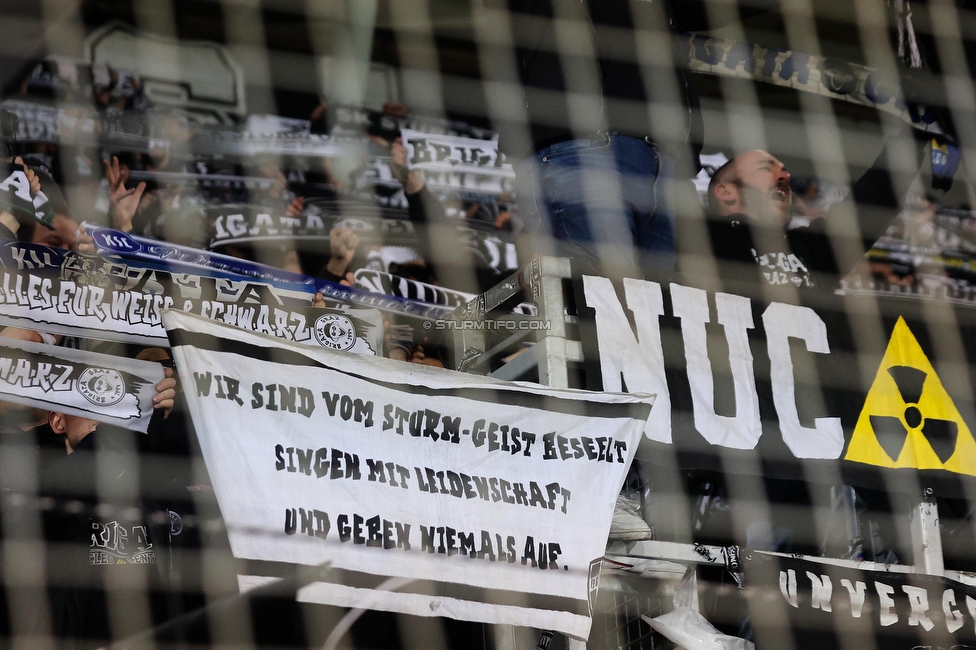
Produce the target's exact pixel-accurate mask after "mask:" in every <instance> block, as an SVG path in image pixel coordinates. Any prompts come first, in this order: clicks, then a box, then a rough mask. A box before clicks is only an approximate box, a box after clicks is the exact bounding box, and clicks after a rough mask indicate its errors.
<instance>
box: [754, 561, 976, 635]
mask: <svg viewBox="0 0 976 650" xmlns="http://www.w3.org/2000/svg"><path fill="white" fill-rule="evenodd" d="M742 567H743V569H744V572H745V580H746V591H745V594H746V599H747V601H748V602H749V612H750V621H751V623H752V625H753V628H754V630H755V637H756V647H757V648H760V649H763V648H782V647H793V648H796V649H797V650H806V649H807V648H810V649H814V648H816V649H817V650H819V649H820V648H858V647H868V648H870V647H875V648H884V649H885V650H902V649H904V650H922V649H924V650H934V649H935V648H945V649H946V650H948V649H949V648H953V649H955V650H967V649H971V648H976V587H974V586H972V585H964V584H962V583H960V582H956V581H953V580H949V579H946V578H941V577H935V576H926V575H918V574H912V573H892V572H882V571H863V570H855V569H849V568H845V567H839V566H835V565H831V564H827V563H820V562H811V561H808V560H805V559H804V560H800V559H795V558H792V557H787V556H783V555H774V554H766V553H761V552H757V551H747V552H745V553H744V554H743V558H742ZM787 622H788V623H789V628H788V629H787V628H785V624H786V623H787ZM784 635H788V636H791V639H790V640H791V641H792V644H789V643H788V641H787V639H786V638H785V636H784Z"/></svg>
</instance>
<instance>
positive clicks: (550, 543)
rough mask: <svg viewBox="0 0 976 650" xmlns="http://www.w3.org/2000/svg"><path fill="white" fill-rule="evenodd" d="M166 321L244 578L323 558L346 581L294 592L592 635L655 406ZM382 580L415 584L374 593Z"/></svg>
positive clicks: (175, 318) (178, 316)
mask: <svg viewBox="0 0 976 650" xmlns="http://www.w3.org/2000/svg"><path fill="white" fill-rule="evenodd" d="M163 321H164V323H165V325H166V328H167V331H168V333H169V336H170V341H171V345H172V347H173V353H174V358H175V360H176V364H177V367H178V368H179V370H180V374H181V376H182V377H184V381H185V382H186V385H187V387H188V390H187V402H188V404H189V409H190V413H191V416H192V418H193V422H194V426H195V429H196V431H197V435H198V436H199V438H200V445H201V449H202V452H203V457H204V460H205V461H206V465H207V470H208V472H209V474H210V477H211V479H212V480H213V485H214V490H215V493H216V496H217V500H218V502H219V504H220V509H221V513H222V515H223V517H224V521H225V522H226V525H227V531H228V536H229V539H230V545H231V549H232V551H233V553H234V555H235V556H236V557H239V558H243V559H247V560H250V561H251V562H250V563H249V568H248V571H249V572H251V573H253V574H255V575H256V576H269V575H275V570H276V569H275V567H280V566H282V565H281V563H285V564H290V565H321V564H324V563H326V562H329V563H331V566H333V567H335V568H339V569H342V570H343V571H342V572H341V575H342V578H341V580H342V584H338V583H314V584H312V585H309V586H307V587H303V588H302V589H301V590H300V592H299V598H300V599H302V600H308V601H313V602H320V603H325V604H331V605H341V606H359V605H361V604H362V603H363V602H366V600H367V599H372V600H371V605H370V607H372V608H375V609H383V610H388V611H398V612H404V613H410V614H414V615H424V616H448V617H453V618H458V619H465V620H472V621H481V622H486V623H498V624H511V625H525V626H533V627H540V628H545V629H553V630H559V631H561V632H564V633H566V634H570V635H572V636H574V637H578V638H586V637H587V635H588V633H589V628H590V618H589V608H588V606H589V602H588V593H589V591H588V584H589V572H590V565H591V563H592V562H593V561H594V560H596V559H598V558H602V556H603V553H604V548H605V544H606V539H607V534H608V531H609V527H610V519H611V516H612V514H613V506H614V501H615V498H616V496H617V494H618V493H619V490H620V486H621V484H622V483H623V480H624V478H625V475H626V472H627V470H628V468H629V466H630V463H631V461H632V459H633V456H634V453H635V449H636V445H637V442H638V441H639V440H640V437H641V435H642V431H643V429H644V426H645V422H646V420H647V417H648V415H649V411H650V405H651V403H652V401H653V398H652V397H651V396H649V395H623V394H614V393H590V392H584V391H575V390H563V389H555V388H548V387H545V386H538V385H530V384H523V383H512V382H502V381H499V380H493V379H490V378H487V377H476V376H471V375H464V374H461V373H456V372H453V371H448V370H443V369H438V368H430V367H427V366H418V365H415V364H404V363H401V362H397V361H392V360H389V359H383V358H375V357H363V356H358V355H343V354H336V353H334V352H330V351H327V350H316V349H312V348H308V347H304V346H300V345H294V344H291V343H288V342H284V341H280V340H276V339H272V338H269V337H264V336H260V335H255V334H251V333H248V332H241V331H238V330H233V329H229V328H227V327H226V326H222V325H219V324H216V323H213V322H210V321H207V320H204V319H201V318H199V317H196V316H191V315H188V314H185V313H180V312H176V311H172V310H170V311H166V312H164V314H163ZM390 577H398V578H403V579H406V580H408V581H412V582H410V583H409V584H407V585H406V586H404V587H402V588H401V589H400V590H399V591H398V593H395V594H390V593H386V592H377V591H374V589H375V588H376V587H377V586H378V585H379V584H380V583H382V582H383V581H384V580H386V579H388V578H390ZM336 579H337V580H339V578H336ZM261 580H262V578H260V577H256V578H255V577H252V578H242V585H244V584H255V583H260V582H261Z"/></svg>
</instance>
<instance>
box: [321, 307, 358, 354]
mask: <svg viewBox="0 0 976 650" xmlns="http://www.w3.org/2000/svg"><path fill="white" fill-rule="evenodd" d="M312 331H313V332H314V333H315V340H316V341H318V342H319V345H321V346H322V347H326V348H329V349H330V350H337V351H339V352H344V351H346V350H348V349H350V348H352V346H353V345H355V343H356V326H355V325H353V323H352V321H351V320H349V318H348V317H346V316H343V315H342V314H323V315H322V316H319V317H318V318H317V319H316V320H315V325H313V326H312Z"/></svg>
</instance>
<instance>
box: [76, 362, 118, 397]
mask: <svg viewBox="0 0 976 650" xmlns="http://www.w3.org/2000/svg"><path fill="white" fill-rule="evenodd" d="M78 391H79V392H80V393H81V394H82V395H84V396H85V399H87V400H88V401H89V402H91V403H92V404H94V405H96V406H112V405H113V404H118V403H119V402H121V401H122V398H123V397H125V381H124V380H123V379H122V375H121V374H119V372H118V371H117V370H112V369H111V368H86V369H85V371H84V372H82V373H81V376H80V377H79V378H78Z"/></svg>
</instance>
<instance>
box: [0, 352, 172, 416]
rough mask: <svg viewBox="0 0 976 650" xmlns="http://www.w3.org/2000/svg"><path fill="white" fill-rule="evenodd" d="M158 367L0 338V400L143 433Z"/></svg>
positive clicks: (160, 372)
mask: <svg viewBox="0 0 976 650" xmlns="http://www.w3.org/2000/svg"><path fill="white" fill-rule="evenodd" d="M162 380H163V367H162V366H161V365H159V364H158V363H150V362H148V361H138V360H135V359H126V358H124V357H116V356H112V355H109V354H99V353H96V352H83V351H80V350H70V349H67V348H61V347H58V346H56V345H44V344H41V343H32V342H30V341H20V340H16V339H10V338H6V337H0V400H2V401H5V402H13V403H14V404H21V405H23V406H30V407H34V408H39V409H44V410H49V411H58V412H59V413H67V414H68V415H75V416H78V417H83V418H88V419H90V420H98V421H99V422H106V423H108V424H115V425H118V426H120V427H125V428H126V429H132V430H133V431H141V432H143V433H145V432H146V429H148V428H149V420H150V419H151V418H152V414H153V403H152V398H153V395H155V394H156V384H158V383H159V382H160V381H162Z"/></svg>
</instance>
